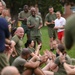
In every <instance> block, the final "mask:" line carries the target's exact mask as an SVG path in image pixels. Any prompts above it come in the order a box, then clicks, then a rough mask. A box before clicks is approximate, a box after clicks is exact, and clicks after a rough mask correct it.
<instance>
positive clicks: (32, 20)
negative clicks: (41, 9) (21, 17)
mask: <svg viewBox="0 0 75 75" xmlns="http://www.w3.org/2000/svg"><path fill="white" fill-rule="evenodd" d="M40 23H42V18H41V16H39V15H36V16H35V17H33V16H30V17H29V18H28V20H27V24H28V25H35V27H33V28H30V34H31V36H40V35H41V33H40V29H38V27H39V25H40Z"/></svg>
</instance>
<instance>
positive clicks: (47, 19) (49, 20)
mask: <svg viewBox="0 0 75 75" xmlns="http://www.w3.org/2000/svg"><path fill="white" fill-rule="evenodd" d="M55 19H56V14H55V13H54V14H50V13H48V14H47V15H46V17H45V21H47V22H52V20H53V21H54V20H55ZM48 27H51V28H53V27H54V24H50V25H48Z"/></svg>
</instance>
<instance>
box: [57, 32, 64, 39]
mask: <svg viewBox="0 0 75 75" xmlns="http://www.w3.org/2000/svg"><path fill="white" fill-rule="evenodd" d="M57 35H58V39H59V40H62V37H63V36H64V31H61V32H58V33H57Z"/></svg>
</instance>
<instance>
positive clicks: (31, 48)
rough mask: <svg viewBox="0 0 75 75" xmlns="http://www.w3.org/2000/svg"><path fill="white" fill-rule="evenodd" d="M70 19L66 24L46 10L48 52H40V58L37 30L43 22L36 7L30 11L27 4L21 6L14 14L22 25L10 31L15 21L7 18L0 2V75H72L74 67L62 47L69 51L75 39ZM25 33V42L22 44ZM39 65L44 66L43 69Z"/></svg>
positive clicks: (58, 14) (9, 16)
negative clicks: (20, 9) (19, 10)
mask: <svg viewBox="0 0 75 75" xmlns="http://www.w3.org/2000/svg"><path fill="white" fill-rule="evenodd" d="M71 18H73V20H72V19H69V21H71V20H72V21H73V24H72V25H71V23H72V22H69V21H68V22H66V19H65V18H64V17H62V15H61V12H60V11H57V12H56V13H55V12H54V8H53V7H52V6H50V7H49V13H48V14H47V15H46V17H45V24H46V26H47V27H48V34H49V38H50V39H49V41H50V50H44V51H43V54H42V55H41V54H40V49H41V48H42V47H43V45H42V39H41V36H42V35H41V32H40V29H41V28H42V27H43V22H42V17H41V14H40V12H39V8H38V7H37V4H36V5H35V6H32V7H31V8H30V9H29V7H28V5H24V7H23V10H22V11H21V12H19V14H18V20H19V21H21V22H22V25H21V26H20V27H17V28H15V27H14V29H13V30H12V24H13V23H15V20H12V19H11V15H10V10H9V9H7V8H6V4H5V2H4V1H3V0H1V1H0V75H75V66H73V63H72V62H73V61H75V60H74V59H72V58H71V57H70V56H69V55H68V54H67V52H66V48H68V49H69V48H71V47H72V45H73V42H74V40H75V37H74V32H73V31H75V30H74V16H72V17H71ZM68 24H69V26H68ZM71 28H72V29H73V30H72V29H71ZM25 34H27V40H26V42H23V40H22V38H24V35H25ZM64 37H65V39H64ZM64 40H65V41H64ZM53 50H55V51H56V53H53ZM42 64H45V66H44V67H43V68H41V65H42Z"/></svg>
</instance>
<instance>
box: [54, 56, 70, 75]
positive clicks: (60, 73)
mask: <svg viewBox="0 0 75 75" xmlns="http://www.w3.org/2000/svg"><path fill="white" fill-rule="evenodd" d="M65 59H66V63H68V64H70V61H69V59H68V56H66V57H65ZM55 64H57V65H58V67H59V68H58V71H57V72H54V75H67V73H66V70H65V69H64V67H63V65H62V64H61V63H60V60H59V56H58V57H57V58H56V60H55Z"/></svg>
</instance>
